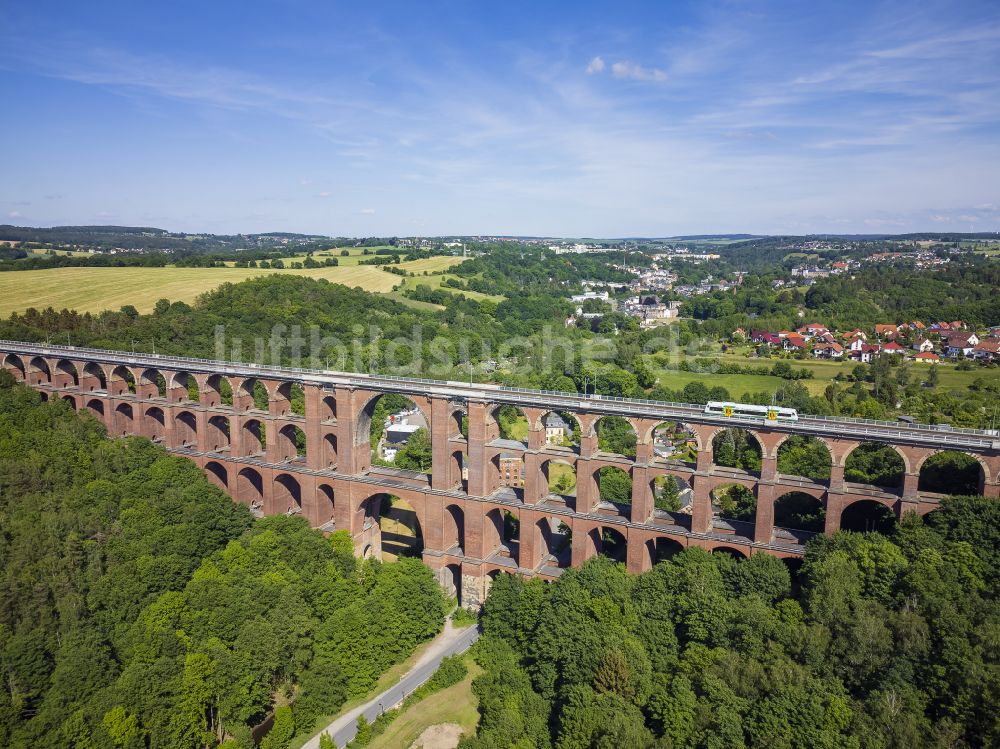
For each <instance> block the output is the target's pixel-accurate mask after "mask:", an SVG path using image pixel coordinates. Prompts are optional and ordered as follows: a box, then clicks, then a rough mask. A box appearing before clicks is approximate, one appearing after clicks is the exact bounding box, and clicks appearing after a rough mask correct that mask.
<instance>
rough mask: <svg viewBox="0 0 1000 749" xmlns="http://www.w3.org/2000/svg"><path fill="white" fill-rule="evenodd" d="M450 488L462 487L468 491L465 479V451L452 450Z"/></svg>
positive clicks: (449, 463) (449, 475)
mask: <svg viewBox="0 0 1000 749" xmlns="http://www.w3.org/2000/svg"><path fill="white" fill-rule="evenodd" d="M448 486H450V487H461V488H462V489H463V491H468V487H467V482H466V478H465V451H464V450H462V449H458V450H452V451H451V455H450V456H449V460H448Z"/></svg>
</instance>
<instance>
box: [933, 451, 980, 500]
mask: <svg viewBox="0 0 1000 749" xmlns="http://www.w3.org/2000/svg"><path fill="white" fill-rule="evenodd" d="M917 472H918V473H919V479H918V482H917V490H918V491H922V492H932V493H936V494H982V493H983V490H984V488H985V487H986V484H987V483H988V482H989V480H990V473H989V466H987V464H986V462H985V461H983V460H982V459H981V458H980V457H979V456H978V455H975V454H972V453H966V452H961V451H959V450H938V451H936V452H934V453H931V454H930V455H927V456H925V457H924V458H923V459H922V460H921V461H920V462H919V463H918V464H917Z"/></svg>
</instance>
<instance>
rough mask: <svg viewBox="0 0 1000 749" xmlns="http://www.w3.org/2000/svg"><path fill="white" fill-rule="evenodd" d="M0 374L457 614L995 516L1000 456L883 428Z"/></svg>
mask: <svg viewBox="0 0 1000 749" xmlns="http://www.w3.org/2000/svg"><path fill="white" fill-rule="evenodd" d="M0 362H2V366H3V368H4V369H5V370H7V371H8V372H10V373H11V374H12V375H13V377H14V378H15V379H16V380H18V381H20V382H24V383H26V384H28V385H30V386H31V387H33V388H35V389H37V390H38V391H40V392H41V393H42V394H43V395H44V396H45V397H46V398H47V399H49V400H63V399H65V400H68V401H69V402H71V403H72V404H73V405H74V406H75V407H76V408H78V409H79V410H81V411H84V412H86V413H88V414H89V415H90V416H91V417H92V418H96V419H98V420H99V421H101V422H102V423H103V424H104V425H105V426H106V427H107V429H108V432H109V434H111V435H113V436H123V435H139V436H143V437H147V438H149V439H152V440H155V441H157V442H158V443H159V444H161V445H163V446H164V447H165V448H166V449H168V450H170V451H172V452H175V453H177V454H180V455H184V456H186V457H188V458H189V459H191V460H193V461H195V462H197V463H198V464H199V465H200V466H201V467H202V468H203V469H204V471H205V474H206V476H207V477H208V479H209V481H210V482H211V483H213V484H214V485H215V486H217V487H218V488H219V489H220V490H222V491H225V492H227V493H228V494H229V495H230V496H231V497H232V498H233V500H234V501H236V502H239V503H241V504H244V505H246V506H247V507H248V508H250V510H251V511H252V512H253V513H254V514H255V515H258V516H264V515H270V514H277V513H284V514H290V515H301V516H302V517H304V518H305V519H306V520H307V521H308V522H309V523H310V524H312V525H313V526H315V527H317V528H322V529H323V530H326V531H332V530H345V531H347V532H348V533H349V534H350V535H351V537H352V538H353V539H354V543H355V548H356V551H357V553H358V554H359V555H367V556H372V557H379V558H390V557H392V556H400V555H404V554H415V555H419V556H421V557H422V558H423V560H424V561H425V562H426V563H427V564H428V565H429V566H430V567H431V568H432V569H434V570H435V571H436V573H437V574H438V576H439V579H440V580H441V582H442V584H443V585H444V586H445V587H446V589H448V590H451V591H453V592H454V594H455V595H456V597H458V598H459V599H460V600H461V601H463V603H466V604H474V603H476V602H478V601H480V600H481V599H482V597H483V596H484V595H485V592H486V590H488V587H489V583H490V581H491V580H492V579H494V578H495V577H496V575H498V574H500V573H511V574H520V575H526V576H539V577H542V578H545V579H552V578H554V577H556V576H558V575H559V574H560V573H561V571H562V570H563V569H565V568H567V567H569V566H574V565H578V564H581V563H583V562H584V561H585V560H586V559H588V558H590V557H592V556H594V555H605V556H609V557H611V558H612V559H615V560H616V561H620V562H622V563H624V564H626V565H627V566H628V568H629V569H630V570H633V571H637V572H638V571H642V570H645V569H649V568H650V567H651V566H652V565H654V564H656V563H657V562H658V561H661V560H663V559H666V558H669V557H670V556H671V555H673V554H675V553H677V552H678V551H680V550H682V549H684V548H687V547H688V546H693V545H694V546H701V547H703V548H706V549H708V550H715V551H717V552H718V553H727V554H733V555H737V556H740V557H748V556H750V555H752V554H756V553H768V554H774V555H777V556H780V557H783V558H786V557H787V558H795V557H799V556H801V554H802V550H803V545H804V543H805V542H806V541H807V540H808V539H809V538H810V537H811V536H812V535H814V534H816V533H832V532H834V531H837V530H841V529H847V530H856V531H861V532H864V531H870V530H884V529H886V528H888V527H891V525H892V524H893V523H895V522H898V520H899V519H900V518H902V516H903V515H904V514H906V513H910V512H913V513H917V514H919V515H924V514H927V513H929V512H931V511H933V510H934V509H935V508H936V507H937V506H938V505H939V503H940V501H941V499H942V497H944V496H945V495H946V494H948V493H979V494H984V495H987V496H994V497H995V496H998V495H1000V484H998V477H1000V441H998V440H997V439H996V438H995V437H990V436H989V435H986V434H985V433H981V432H980V433H976V434H972V433H969V434H968V435H966V434H964V433H963V434H957V431H956V432H951V433H941V432H935V431H933V430H930V429H927V428H925V429H923V430H919V429H917V428H915V427H908V426H906V425H903V426H901V427H896V426H895V425H889V426H888V427H886V426H883V427H881V428H880V430H881V431H878V430H874V429H871V430H869V431H870V432H871V433H875V432H876V431H878V434H879V439H880V441H872V439H871V438H869V436H868V433H866V432H864V431H863V425H862V426H858V425H857V424H852V423H846V422H845V423H840V422H836V421H831V422H829V423H828V424H825V423H823V422H818V421H817V422H814V421H811V420H808V419H800V421H799V422H798V423H764V422H753V423H750V422H741V423H730V422H726V421H725V420H724V419H722V418H720V417H717V416H715V417H710V416H708V415H706V414H704V412H703V411H700V410H699V409H698V408H696V407H686V410H684V409H680V408H679V407H678V408H675V409H674V410H677V411H679V412H678V413H675V414H674V413H670V414H667V413H663V412H661V411H667V410H668V409H667V404H664V406H663V407H662V408H660V407H659V406H657V405H656V404H648V403H642V402H628V401H622V402H613V401H605V400H600V399H595V398H588V399H582V398H581V397H580V396H573V395H560V394H545V393H536V392H524V393H521V392H518V391H509V390H503V389H501V388H495V387H491V386H469V385H462V384H460V383H427V382H422V383H407V382H406V381H402V380H392V379H390V378H378V377H368V376H358V375H347V374H345V375H335V376H328V375H326V374H324V373H311V372H300V371H292V370H280V369H274V368H267V367H252V366H249V365H236V364H229V363H223V362H219V363H213V362H192V361H190V360H183V359H171V358H168V357H155V358H154V357H151V356H148V355H127V354H121V353H115V352H90V351H83V350H76V349H70V348H68V347H62V348H60V347H52V346H37V345H34V344H12V343H9V344H4V343H2V342H0ZM404 420H405V423H403V422H404ZM400 427H402V428H400ZM889 427H892V430H890V429H889ZM852 430H853V431H852ZM390 431H391V434H389V432H390ZM417 432H420V435H419V437H416V438H413V435H415V434H416V433H417ZM956 434H957V437H960V438H961V439H964V440H965V443H964V444H963V445H962V446H956V445H957V444H958V443H957V442H956ZM400 435H404V436H405V435H410V436H409V437H407V439H406V440H405V441H403V440H401V438H400ZM886 435H889V436H886ZM388 453H393V454H394V455H397V456H398V455H400V454H403V455H405V461H404V463H405V467H403V466H401V465H399V464H398V463H393V462H392V461H389V460H386V456H387V454H388Z"/></svg>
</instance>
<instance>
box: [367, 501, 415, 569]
mask: <svg viewBox="0 0 1000 749" xmlns="http://www.w3.org/2000/svg"><path fill="white" fill-rule="evenodd" d="M379 503H380V506H379V509H378V524H379V529H380V533H379V537H380V538H381V542H382V550H381V554H382V557H381V558H382V559H383V560H386V556H387V555H388V557H389V559H388V560H386V561H391V560H392V559H395V558H398V557H401V556H408V557H416V558H420V555H421V552H422V551H423V550H424V534H423V529H422V527H421V525H420V517H419V516H418V514H417V511H416V509H414V507H413V505H412V504H410V502H408V501H407V500H405V499H403V498H402V497H398V496H396V495H389V494H381V495H379Z"/></svg>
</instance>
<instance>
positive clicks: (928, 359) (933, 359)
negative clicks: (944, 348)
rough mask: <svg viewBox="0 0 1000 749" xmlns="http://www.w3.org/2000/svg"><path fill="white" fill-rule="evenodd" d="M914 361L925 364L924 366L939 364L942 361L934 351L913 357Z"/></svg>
mask: <svg viewBox="0 0 1000 749" xmlns="http://www.w3.org/2000/svg"><path fill="white" fill-rule="evenodd" d="M913 360H914V361H918V362H923V363H924V364H937V363H938V362H940V361H941V357H940V356H938V355H937V354H935V353H934V352H933V351H921V352H920V353H919V354H917V355H916V356H914V357H913Z"/></svg>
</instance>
